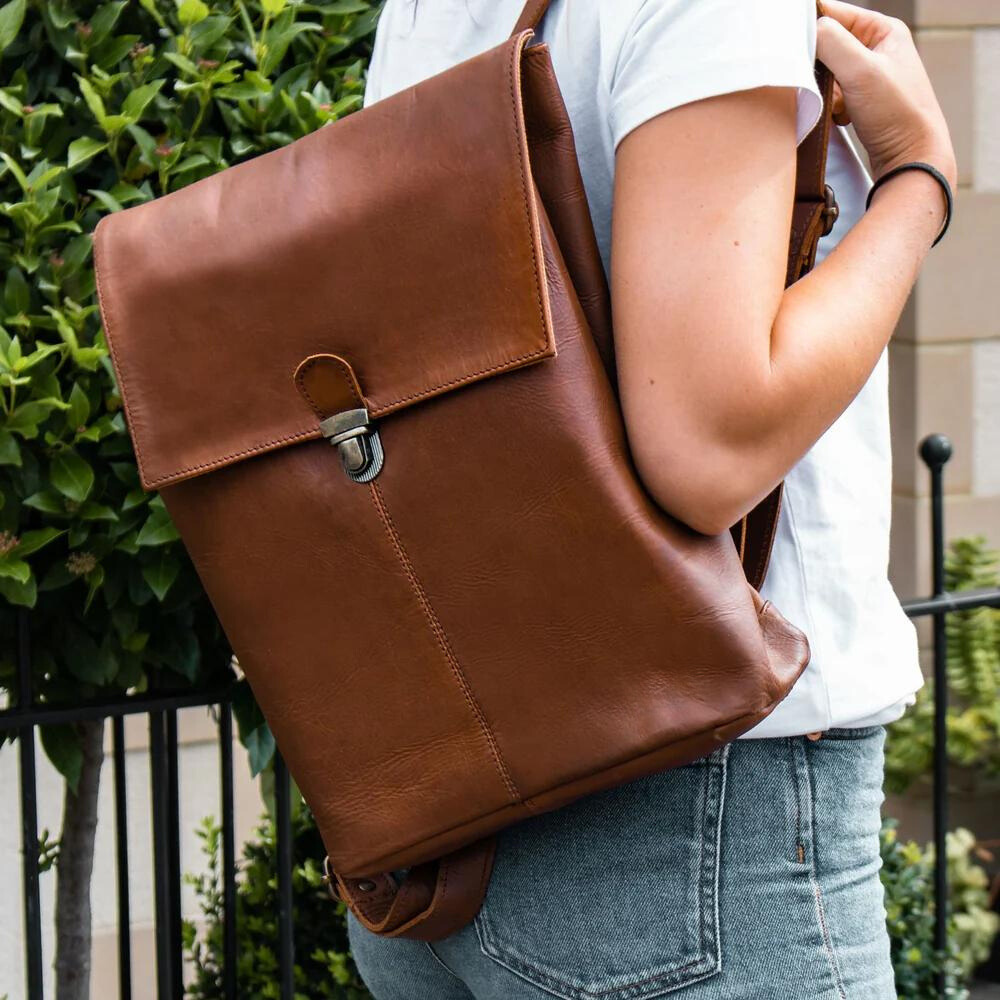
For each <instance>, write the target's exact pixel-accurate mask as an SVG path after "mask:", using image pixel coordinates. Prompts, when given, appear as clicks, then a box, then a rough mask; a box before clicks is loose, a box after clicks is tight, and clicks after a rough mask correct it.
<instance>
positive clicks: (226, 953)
mask: <svg viewBox="0 0 1000 1000" xmlns="http://www.w3.org/2000/svg"><path fill="white" fill-rule="evenodd" d="M920 455H921V457H922V458H923V460H924V462H925V463H926V465H927V466H928V468H929V470H930V475H931V532H932V558H933V593H932V594H931V596H930V597H927V598H924V599H920V600H913V601H908V602H906V603H905V604H904V607H905V608H906V611H907V613H908V614H909V615H910V617H913V618H918V617H925V616H930V617H932V618H933V622H934V636H933V654H934V692H935V713H934V793H933V796H934V842H935V846H936V857H937V859H938V860H937V869H936V883H935V900H936V924H935V944H936V946H937V947H938V948H939V949H941V950H942V951H943V950H944V949H945V948H946V947H947V912H946V911H947V906H946V900H947V898H948V885H947V866H946V864H945V860H944V859H945V857H946V855H945V834H946V832H947V828H948V790H947V764H948V755H947V745H946V741H947V732H946V724H945V723H946V712H947V707H948V705H947V695H948V684H947V675H946V652H947V650H946V642H945V621H946V618H947V615H948V614H949V613H951V612H955V611H967V610H970V609H972V608H977V607H1000V590H990V591H962V592H961V593H960V594H949V593H947V592H946V590H945V576H944V559H945V533H944V487H943V479H944V467H945V465H946V464H947V462H948V460H949V458H950V457H951V444H950V442H949V441H948V439H947V438H945V437H944V436H942V435H940V434H934V435H931V436H930V437H928V438H926V439H925V440H924V441H923V443H922V444H921V447H920ZM28 614H29V613H28V612H27V611H22V612H21V614H20V616H19V620H18V658H17V664H18V683H19V690H20V691H21V692H22V699H21V704H19V705H18V706H16V707H14V708H10V709H6V710H4V711H0V732H3V731H10V730H16V731H17V733H18V736H19V737H20V738H19V740H18V752H19V755H20V785H21V790H20V798H21V801H20V816H21V843H22V850H23V870H24V874H23V897H24V975H25V983H26V990H27V996H28V998H29V1000H43V986H42V928H41V906H40V895H39V841H38V816H37V783H36V768H35V739H34V731H35V727H37V726H39V725H44V724H48V723H70V722H84V721H90V720H97V719H110V720H111V727H112V746H113V750H112V761H113V769H112V770H113V773H112V780H113V784H114V807H115V844H116V875H117V897H118V978H119V997H120V998H121V1000H131V996H132V947H131V938H130V932H131V916H130V914H131V908H130V890H129V884H130V879H129V851H128V836H127V834H128V808H129V807H128V797H127V793H126V780H125V722H124V719H125V716H126V715H137V714H138V715H146V716H147V717H148V720H149V766H150V785H151V793H152V834H153V837H152V840H153V874H154V918H155V942H156V986H157V990H156V992H157V997H158V1000H183V995H184V983H183V967H182V962H183V944H182V938H181V930H182V916H181V883H182V872H181V864H180V835H181V825H180V781H179V766H178V749H177V712H178V711H179V710H180V709H185V708H192V707H198V706H206V707H210V706H215V707H216V709H217V718H218V730H219V732H218V739H219V752H220V768H219V787H220V799H221V813H222V827H221V861H222V885H223V912H224V925H223V959H224V964H223V992H224V996H225V997H226V1000H232V998H236V997H238V996H239V984H238V983H237V976H236V964H237V944H236V940H237V939H236V923H235V915H236V844H235V825H234V802H233V716H232V705H231V699H232V694H233V689H232V687H224V688H219V689H216V690H209V691H198V692H192V693H188V694H157V693H155V692H153V693H148V694H144V695H141V696H135V697H128V698H122V699H118V700H114V701H108V702H103V703H100V704H87V705H73V706H56V705H49V704H36V703H35V700H34V698H33V695H32V671H31V649H30V642H29V635H30V633H29V627H28V624H29V619H28ZM275 824H276V834H277V866H278V941H277V942H275V945H276V951H277V955H278V961H279V969H280V973H279V976H280V983H279V986H280V996H281V998H282V1000H293V996H294V989H293V971H294V962H295V940H294V935H293V925H292V803H291V786H290V782H289V778H288V772H287V771H286V769H285V766H284V763H283V762H282V760H281V756H280V754H278V755H276V758H275ZM939 985H940V993H941V996H944V989H943V984H939Z"/></svg>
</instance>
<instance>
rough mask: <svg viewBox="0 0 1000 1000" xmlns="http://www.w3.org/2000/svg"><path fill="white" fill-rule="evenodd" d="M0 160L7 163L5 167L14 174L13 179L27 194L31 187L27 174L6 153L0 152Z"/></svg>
mask: <svg viewBox="0 0 1000 1000" xmlns="http://www.w3.org/2000/svg"><path fill="white" fill-rule="evenodd" d="M0 160H3V162H4V163H6V164H7V169H8V170H9V171H10V172H11V173H12V174H13V175H14V179H15V180H16V181H17V183H18V185H19V186H20V188H21V190H22V191H23V192H24V193H25V194H27V193H28V192H29V190H30V188H31V184H29V183H28V176H27V174H25V172H24V171H23V170H22V169H21V165H20V164H19V163H18V162H17V160H15V159H14V158H13V157H12V156H10V155H9V154H8V153H0Z"/></svg>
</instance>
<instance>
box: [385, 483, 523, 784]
mask: <svg viewBox="0 0 1000 1000" xmlns="http://www.w3.org/2000/svg"><path fill="white" fill-rule="evenodd" d="M368 486H369V490H370V493H371V497H372V502H373V503H374V504H375V509H376V510H377V511H378V514H379V517H380V518H381V520H382V526H383V527H384V528H385V531H386V534H387V535H388V536H389V540H390V542H391V543H392V547H393V549H394V550H395V552H396V556H397V558H398V559H399V561H400V563H401V564H402V566H403V570H404V572H405V573H406V576H407V579H408V580H409V581H410V586H411V587H412V588H413V592H414V593H415V594H416V596H417V600H418V601H419V603H420V606H421V608H422V609H423V612H424V616H425V618H426V619H427V623H428V625H430V628H431V632H432V633H433V634H434V637H435V638H436V639H437V642H438V646H439V647H440V648H441V651H442V653H444V656H445V659H446V660H447V661H448V665H449V666H450V667H451V670H452V673H453V674H454V675H455V679H456V680H457V681H458V685H459V687H460V688H461V689H462V693H463V694H464V695H465V700H466V702H467V703H468V705H469V708H470V709H471V710H472V714H473V715H474V716H475V718H476V721H477V722H478V723H479V728H480V730H481V731H482V733H483V736H485V737H486V742H487V743H488V744H489V748H490V751H491V753H492V755H493V760H494V763H495V764H496V768H497V772H498V773H499V775H500V778H501V780H502V781H503V783H504V786H505V787H506V789H507V792H508V794H509V795H510V798H511V800H512V801H513V802H519V801H520V799H521V796H520V792H519V791H518V789H517V785H515V783H514V779H513V778H512V777H511V775H510V772H509V771H508V769H507V765H506V763H505V762H504V759H503V755H502V754H501V753H500V748H499V746H498V745H497V741H496V737H495V736H494V734H493V731H492V729H491V728H490V726H489V723H488V722H487V720H486V716H485V714H484V713H483V710H482V707H481V706H480V704H479V702H478V701H477V700H476V697H475V695H474V694H473V692H472V688H471V687H470V685H469V681H468V679H467V678H466V676H465V674H464V672H463V671H462V668H461V666H460V664H459V662H458V659H457V658H456V656H455V652H454V650H453V649H452V648H451V643H450V642H449V641H448V636H447V634H446V633H445V631H444V628H443V627H442V626H441V622H440V620H439V619H438V617H437V614H436V612H435V611H434V608H433V607H432V605H431V603H430V600H429V599H428V597H427V593H426V591H425V590H424V588H423V585H422V584H421V583H420V580H419V578H418V577H417V574H416V571H415V570H414V568H413V564H412V563H411V562H410V558H409V556H408V555H407V554H406V550H405V549H404V548H403V543H402V540H401V539H400V536H399V532H398V531H397V530H396V525H395V523H394V522H393V520H392V515H391V514H390V513H389V509H388V507H386V505H385V500H384V498H383V496H382V491H381V489H380V488H379V486H378V483H376V482H374V481H373V482H371V483H369V484H368Z"/></svg>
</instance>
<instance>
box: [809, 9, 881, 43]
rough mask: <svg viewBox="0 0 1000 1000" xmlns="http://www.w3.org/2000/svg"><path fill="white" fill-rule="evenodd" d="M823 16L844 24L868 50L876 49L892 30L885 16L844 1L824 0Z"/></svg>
mask: <svg viewBox="0 0 1000 1000" xmlns="http://www.w3.org/2000/svg"><path fill="white" fill-rule="evenodd" d="M823 16H824V17H830V18H832V19H833V20H834V21H836V22H837V23H838V24H842V25H843V26H844V27H845V28H846V29H847V30H848V31H849V32H850V33H851V34H852V35H854V37H855V38H857V39H858V40H859V41H861V42H862V43H863V44H864V45H865V46H867V47H868V48H874V47H875V46H876V45H877V44H878V43H879V42H880V41H881V40H882V39H883V38H884V37H885V36H886V34H888V32H889V30H890V28H891V22H890V20H889V18H888V17H886V15H885V14H882V13H880V12H879V11H875V10H867V9H866V8H864V7H858V6H857V5H856V4H853V3H844V2H843V0H823ZM820 20H822V18H821V19H820Z"/></svg>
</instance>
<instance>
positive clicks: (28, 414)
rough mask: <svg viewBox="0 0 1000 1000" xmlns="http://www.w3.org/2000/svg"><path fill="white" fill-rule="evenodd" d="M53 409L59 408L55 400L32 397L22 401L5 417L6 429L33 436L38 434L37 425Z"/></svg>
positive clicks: (27, 436) (28, 436) (25, 435)
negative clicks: (24, 401) (25, 401)
mask: <svg viewBox="0 0 1000 1000" xmlns="http://www.w3.org/2000/svg"><path fill="white" fill-rule="evenodd" d="M55 409H60V406H59V404H58V402H57V401H55V400H47V399H32V400H29V401H28V402H27V403H22V404H21V405H20V406H16V407H14V412H13V413H12V414H11V415H10V416H9V417H8V418H7V424H6V426H7V430H9V431H18V432H19V433H20V434H21V436H22V437H26V438H33V437H35V436H37V434H38V425H39V424H40V423H41V422H42V421H43V420H45V418H46V417H47V416H48V415H49V414H50V413H51V412H52V411H53V410H55Z"/></svg>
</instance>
